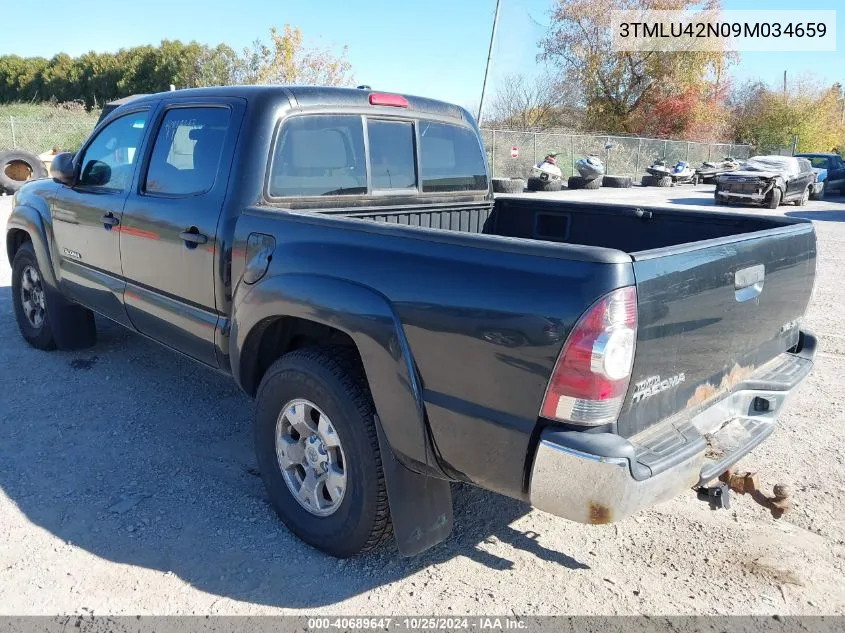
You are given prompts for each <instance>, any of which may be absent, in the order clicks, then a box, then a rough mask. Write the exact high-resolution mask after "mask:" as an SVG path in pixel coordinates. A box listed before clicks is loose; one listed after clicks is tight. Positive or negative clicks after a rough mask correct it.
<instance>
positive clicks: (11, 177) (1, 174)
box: [0, 149, 48, 193]
mask: <svg viewBox="0 0 845 633" xmlns="http://www.w3.org/2000/svg"><path fill="white" fill-rule="evenodd" d="M47 175H48V174H47V168H46V167H45V166H44V163H42V162H41V159H40V158H38V156H36V155H35V154H30V153H29V152H25V151H23V150H20V149H10V150H6V151H0V193H15V192H16V191H17V190H18V189H20V188H21V186H22V185H23V183H25V182H26V181H27V180H34V179H36V178H46V177H47Z"/></svg>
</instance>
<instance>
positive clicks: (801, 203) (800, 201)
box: [795, 186, 811, 207]
mask: <svg viewBox="0 0 845 633" xmlns="http://www.w3.org/2000/svg"><path fill="white" fill-rule="evenodd" d="M810 194H811V189H810V187H809V186H808V187H807V188H806V189H804V192H803V193H802V194H801V197H800V198H798V200H796V201H795V206H796V207H803V206H806V204H807V201H808V200H809V199H810Z"/></svg>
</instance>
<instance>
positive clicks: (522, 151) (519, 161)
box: [481, 128, 752, 178]
mask: <svg viewBox="0 0 845 633" xmlns="http://www.w3.org/2000/svg"><path fill="white" fill-rule="evenodd" d="M481 136H482V137H483V139H484V146H485V149H486V151H487V161H488V163H489V164H490V171H491V172H492V176H493V177H495V178H527V177H528V176H529V174H530V173H531V168H532V167H533V166H534V165H536V164H537V163H538V162H540V161H541V160H543V158H544V157H545V156H546V155H547V154H559V156H558V157H557V164H558V166H559V167H560V168H561V171H563V174H564V176H567V177H568V176H572V175H573V174H575V173H576V171H575V161H577V160H579V159H581V158H583V157H584V156H588V155H595V156H598V157H599V158H601V159H602V160H603V161H604V163H605V170H606V173H608V174H613V175H617V176H633V177H638V176H640V175H642V174H644V173H645V168H646V167H647V166H649V165H651V163H653V162H654V161H655V160H656V159H658V158H663V159H664V160H666V161H667V162H668V163H675V162H677V161H679V160H685V161H687V162H688V163H690V165H692V166H697V165H700V164H701V163H702V162H704V161H706V160H721V159H722V158H724V157H726V156H733V157H734V158H749V157H750V156H751V153H752V152H751V150H752V147H751V146H750V145H737V144H733V143H696V142H692V141H670V140H665V139H654V138H639V137H629V136H612V135H606V134H597V135H589V134H558V133H551V132H516V131H512V130H491V129H486V128H485V129H482V130H481ZM608 143H612V144H613V147H612V148H611V149H605V147H606V145H607V144H608Z"/></svg>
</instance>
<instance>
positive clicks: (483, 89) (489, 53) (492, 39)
mask: <svg viewBox="0 0 845 633" xmlns="http://www.w3.org/2000/svg"><path fill="white" fill-rule="evenodd" d="M500 2H501V0H496V14H495V15H494V16H493V32H492V33H491V34H490V48H489V49H488V51H487V66H486V68H485V69H484V83H483V84H481V103H480V104H479V105H478V116H477V117H476V121H477V122H478V125H479V126H480V125H481V113H482V112H483V111H484V96H485V94H486V93H487V76H488V75H489V74H490V61H491V59H492V58H493V43H494V42H495V41H496V26H497V25H498V24H499V4H500Z"/></svg>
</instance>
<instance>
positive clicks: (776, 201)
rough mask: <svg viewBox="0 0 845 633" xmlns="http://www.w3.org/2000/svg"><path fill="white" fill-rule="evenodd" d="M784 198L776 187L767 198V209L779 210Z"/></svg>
mask: <svg viewBox="0 0 845 633" xmlns="http://www.w3.org/2000/svg"><path fill="white" fill-rule="evenodd" d="M782 197H783V192H782V191H781V190H780V189H778V188H777V187H775V188H774V189H772V190H771V192H770V193H769V195H768V197H766V208H768V209H777V208H778V207H779V206H780V200H781V198H782Z"/></svg>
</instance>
